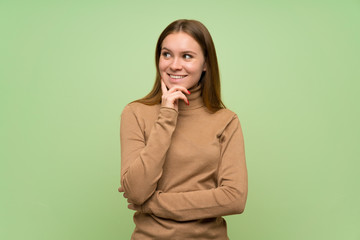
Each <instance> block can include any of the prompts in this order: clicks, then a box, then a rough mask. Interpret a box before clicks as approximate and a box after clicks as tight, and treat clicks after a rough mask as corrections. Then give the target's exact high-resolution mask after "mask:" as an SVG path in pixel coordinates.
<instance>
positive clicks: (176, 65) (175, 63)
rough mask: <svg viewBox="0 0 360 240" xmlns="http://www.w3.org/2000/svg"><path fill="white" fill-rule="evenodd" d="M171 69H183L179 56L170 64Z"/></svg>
mask: <svg viewBox="0 0 360 240" xmlns="http://www.w3.org/2000/svg"><path fill="white" fill-rule="evenodd" d="M170 69H171V70H173V71H175V70H181V69H182V64H181V60H180V59H179V58H174V60H173V61H172V63H171V64H170Z"/></svg>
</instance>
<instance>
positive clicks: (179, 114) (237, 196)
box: [120, 86, 247, 240]
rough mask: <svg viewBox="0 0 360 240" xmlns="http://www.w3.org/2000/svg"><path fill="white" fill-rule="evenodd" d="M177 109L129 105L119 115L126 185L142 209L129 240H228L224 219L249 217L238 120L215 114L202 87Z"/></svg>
mask: <svg viewBox="0 0 360 240" xmlns="http://www.w3.org/2000/svg"><path fill="white" fill-rule="evenodd" d="M189 90H190V92H191V94H190V95H189V96H188V100H189V102H190V105H189V106H188V105H186V104H185V103H184V102H183V101H179V110H178V111H176V110H175V109H172V108H167V107H161V106H160V105H159V104H158V105H153V106H147V105H144V104H141V103H136V102H133V103H130V104H128V105H127V106H126V107H125V108H124V110H123V112H122V115H121V126H120V137H121V185H122V186H123V188H124V189H125V193H126V194H127V195H128V198H129V200H130V201H131V202H132V203H134V204H137V205H141V206H142V207H141V209H142V211H140V212H136V213H135V214H134V222H135V225H136V227H135V230H134V233H133V235H132V239H135V240H138V239H139V240H146V239H166V240H169V239H171V240H173V239H174V240H175V239H197V240H201V239H204V240H205V239H219V240H220V239H221V240H222V239H228V237H227V230H226V222H225V220H224V219H223V218H222V217H221V216H224V215H230V214H239V213H242V212H243V211H244V208H245V203H246V197H247V170H246V164H245V153H244V142H243V135H242V130H241V126H240V122H239V119H238V118H237V116H236V114H235V113H233V112H231V111H230V110H228V109H221V110H219V111H217V112H216V113H211V112H209V111H208V110H207V108H206V107H205V106H204V104H203V101H202V98H201V96H200V94H201V91H200V90H201V89H200V86H195V87H193V88H192V89H189Z"/></svg>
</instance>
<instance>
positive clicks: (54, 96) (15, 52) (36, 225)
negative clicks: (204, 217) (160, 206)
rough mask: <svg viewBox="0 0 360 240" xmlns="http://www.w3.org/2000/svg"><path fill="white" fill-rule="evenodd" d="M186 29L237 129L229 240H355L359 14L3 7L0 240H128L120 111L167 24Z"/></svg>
mask: <svg viewBox="0 0 360 240" xmlns="http://www.w3.org/2000/svg"><path fill="white" fill-rule="evenodd" d="M179 18H190V19H198V20H200V21H202V22H203V23H204V24H205V25H206V26H207V27H208V29H209V31H210V32H211V34H212V36H213V38H214V42H215V45H216V48H217V53H218V59H219V64H220V71H221V76H222V93H223V98H224V102H225V104H226V105H227V107H228V108H230V109H231V110H233V111H235V112H236V113H237V114H238V115H239V118H240V121H241V123H242V127H243V131H244V137H245V146H246V157H247V164H248V171H249V195H248V203H247V206H246V210H245V212H244V213H243V214H242V215H236V216H229V217H226V219H227V220H228V229H229V236H230V238H231V239H251V240H257V239H276V240H278V239H286V240H288V239H291V240H296V239H299V240H300V239H301V240H303V239H357V240H358V239H360V230H359V226H360V207H359V203H360V192H359V183H360V177H359V169H360V163H359V155H360V150H359V149H360V148H359V143H360V141H359V140H360V139H359V136H360V127H359V122H360V112H359V103H360V97H359V87H360V84H359V80H360V57H359V56H360V44H359V43H360V2H359V1H355V0H354V1H351V0H343V1H280V0H274V1H265V0H263V1H259V0H254V1H221V2H220V1H214V0H206V1H205V0H198V1H195V0H194V1H189V0H182V1H164V0H163V1H159V0H155V1H145V0H144V1H111V0H103V1H39V0H34V1H18V0H5V1H4V0H3V1H1V2H0V31H1V33H0V35H1V37H0V43H1V44H0V82H1V83H0V91H1V94H0V106H1V120H0V121H1V143H0V144H1V145H0V146H1V151H0V158H1V161H0V178H1V180H0V189H1V193H0V195H1V197H0V209H1V211H0V215H1V217H0V239H11V240H12V239H16V240H17V239H29V240H30V239H31V240H32V239H34V240H35V239H36V240H41V239H46V240H47V239H52V240H57V239H59V240H60V239H61V240H63V239H130V235H131V232H132V230H133V227H134V224H133V222H132V214H133V212H132V211H130V210H128V209H127V207H126V206H127V203H126V201H125V199H123V197H122V195H121V194H119V193H118V192H117V187H118V186H119V182H120V146H119V122H120V113H121V111H122V109H123V107H124V106H125V105H126V104H127V103H128V102H130V101H132V100H135V99H137V98H140V97H142V96H144V95H145V94H146V93H147V92H148V91H149V90H150V88H151V86H152V84H153V81H154V76H155V68H154V59H153V58H154V48H155V44H156V40H157V37H158V35H159V34H160V32H161V31H162V30H163V29H164V28H165V27H166V26H167V25H168V24H169V23H170V22H172V21H173V20H176V19H179Z"/></svg>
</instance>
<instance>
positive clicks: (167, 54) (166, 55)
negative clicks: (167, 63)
mask: <svg viewBox="0 0 360 240" xmlns="http://www.w3.org/2000/svg"><path fill="white" fill-rule="evenodd" d="M162 55H163V56H164V57H166V58H168V57H170V53H168V52H163V53H162Z"/></svg>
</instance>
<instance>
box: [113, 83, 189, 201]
mask: <svg viewBox="0 0 360 240" xmlns="http://www.w3.org/2000/svg"><path fill="white" fill-rule="evenodd" d="M161 91H162V100H161V107H160V112H159V115H158V119H157V120H156V122H155V124H154V126H153V128H152V129H151V133H150V135H149V137H148V139H147V142H146V143H145V136H144V129H142V128H141V126H140V124H139V121H138V118H137V116H136V115H135V113H134V112H133V111H132V109H131V106H130V105H127V106H126V107H125V108H124V110H123V112H122V114H121V125H120V140H121V187H120V188H119V191H120V189H121V191H124V193H125V195H126V196H127V198H128V201H129V202H131V203H133V204H137V205H141V204H143V203H144V202H145V201H146V200H147V199H148V198H149V197H150V196H151V195H152V194H153V193H154V192H155V190H156V186H157V182H158V180H159V179H160V177H161V175H162V171H163V165H164V161H165V155H166V152H167V151H168V149H169V146H170V143H171V136H172V134H173V132H174V130H175V127H176V123H177V116H178V111H177V109H178V101H180V100H183V101H185V102H186V103H187V104H188V103H189V102H188V100H187V98H186V96H185V94H190V92H189V91H188V90H187V89H186V88H184V87H181V86H174V87H172V88H171V89H169V90H168V89H167V87H166V85H165V83H164V82H163V81H161ZM143 117H144V118H146V117H147V116H143Z"/></svg>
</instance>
